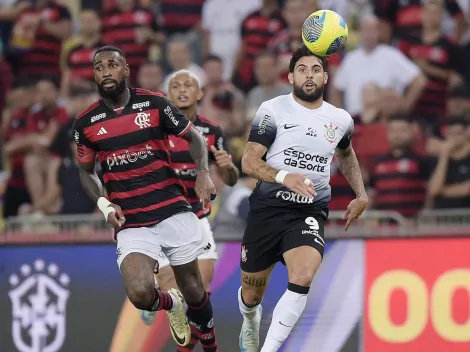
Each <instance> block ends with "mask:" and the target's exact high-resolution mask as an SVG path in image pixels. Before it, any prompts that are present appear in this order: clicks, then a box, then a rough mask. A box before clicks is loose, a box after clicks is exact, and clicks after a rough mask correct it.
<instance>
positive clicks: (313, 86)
mask: <svg viewBox="0 0 470 352" xmlns="http://www.w3.org/2000/svg"><path fill="white" fill-rule="evenodd" d="M305 88H307V89H314V88H315V83H312V82H307V83H305Z"/></svg>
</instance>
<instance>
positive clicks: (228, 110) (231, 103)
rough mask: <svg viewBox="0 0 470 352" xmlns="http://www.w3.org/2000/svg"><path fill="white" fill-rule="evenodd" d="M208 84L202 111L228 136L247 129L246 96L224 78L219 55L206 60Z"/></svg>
mask: <svg viewBox="0 0 470 352" xmlns="http://www.w3.org/2000/svg"><path fill="white" fill-rule="evenodd" d="M204 70H205V72H206V75H207V84H206V85H205V86H204V97H203V99H202V106H201V108H202V113H203V114H204V116H206V117H207V118H208V119H209V120H211V121H214V122H215V123H217V124H218V125H219V126H220V127H222V129H223V130H224V132H225V134H226V135H227V136H233V135H237V134H239V133H243V132H244V130H245V125H246V123H245V121H246V118H245V117H246V115H245V114H246V112H245V98H244V96H243V93H242V92H240V91H239V90H238V89H237V88H236V87H235V86H233V85H232V84H231V83H229V82H227V81H225V80H224V79H223V62H222V59H221V58H220V57H218V56H215V55H212V56H209V57H208V58H207V59H206V61H205V62H204Z"/></svg>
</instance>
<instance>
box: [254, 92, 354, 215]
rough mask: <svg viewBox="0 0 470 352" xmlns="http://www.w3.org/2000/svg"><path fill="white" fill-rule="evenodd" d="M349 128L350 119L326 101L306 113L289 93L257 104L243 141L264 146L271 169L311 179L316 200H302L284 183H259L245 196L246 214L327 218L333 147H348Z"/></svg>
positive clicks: (350, 133)
mask: <svg viewBox="0 0 470 352" xmlns="http://www.w3.org/2000/svg"><path fill="white" fill-rule="evenodd" d="M353 130H354V122H353V119H352V118H351V115H349V113H348V112H346V111H345V110H343V109H338V108H336V107H334V106H333V105H331V104H329V103H327V102H323V105H322V106H321V107H319V108H317V109H314V110H311V109H307V108H305V107H303V106H302V105H300V104H299V103H297V102H296V101H295V100H294V98H293V95H292V94H288V95H281V96H279V97H276V98H274V99H272V100H268V101H266V102H264V103H263V104H261V106H260V108H259V109H258V112H257V113H256V116H255V118H254V119H253V123H252V127H251V133H250V137H249V139H248V140H249V141H250V142H255V143H259V144H262V145H264V146H265V147H266V148H268V151H267V153H266V155H265V160H266V162H267V163H268V165H270V166H271V167H273V168H275V169H278V170H286V171H288V172H290V173H296V174H301V175H303V176H305V177H306V178H308V179H310V181H312V183H313V184H314V186H315V191H316V192H317V196H316V197H314V198H307V197H303V196H301V195H298V194H296V193H294V192H292V191H290V190H289V189H287V188H286V187H284V186H283V185H280V184H277V183H270V182H261V181H260V182H258V184H257V186H256V188H255V190H254V191H253V193H252V195H251V197H250V208H251V212H256V211H257V210H262V209H264V208H266V207H289V208H301V209H303V210H305V211H315V212H319V213H324V215H325V216H327V212H328V203H329V201H330V199H331V189H330V185H329V181H330V164H331V160H332V159H333V156H334V154H335V150H336V148H340V149H345V148H347V147H348V146H349V145H350V143H351V142H350V137H351V135H352V132H353Z"/></svg>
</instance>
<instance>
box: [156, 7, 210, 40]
mask: <svg viewBox="0 0 470 352" xmlns="http://www.w3.org/2000/svg"><path fill="white" fill-rule="evenodd" d="M204 2H205V0H160V12H161V14H162V17H163V28H164V30H165V34H166V35H168V36H170V35H172V34H175V33H186V32H188V31H190V30H191V29H193V28H194V27H195V26H196V25H198V24H199V22H201V14H202V7H203V5H204Z"/></svg>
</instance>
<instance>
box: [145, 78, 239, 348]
mask: <svg viewBox="0 0 470 352" xmlns="http://www.w3.org/2000/svg"><path fill="white" fill-rule="evenodd" d="M202 95H203V92H202V90H201V88H200V83H199V79H198V78H197V77H196V76H195V75H194V74H193V73H191V72H190V71H188V70H180V71H177V72H175V73H173V75H172V76H171V78H170V80H169V84H168V97H169V99H170V100H171V101H172V102H173V103H174V104H175V105H176V107H178V109H180V111H181V112H183V113H184V114H185V115H186V116H188V118H189V119H190V120H191V122H192V124H193V125H194V126H195V127H196V128H197V129H198V130H199V132H201V133H202V135H203V136H204V137H205V138H206V141H207V146H208V148H209V149H210V151H211V152H209V163H210V167H211V168H214V169H215V170H211V171H212V172H214V171H215V172H217V173H218V175H219V176H220V177H221V178H222V180H223V182H224V183H225V184H226V185H228V186H233V185H235V183H237V180H238V169H237V168H236V166H235V165H234V164H233V163H232V159H231V157H230V155H229V154H228V152H227V150H228V147H227V144H226V142H225V141H226V140H225V137H224V135H223V133H222V130H221V128H220V127H219V126H217V125H216V124H214V123H212V122H210V121H209V120H207V119H205V118H204V117H203V116H201V115H198V114H197V103H198V101H199V100H200V99H201V98H202ZM169 139H170V149H171V160H172V167H173V169H174V170H175V171H176V173H177V174H178V175H179V178H180V179H181V180H182V182H183V184H184V186H185V187H186V189H187V191H188V200H189V203H190V204H191V206H192V209H193V213H194V214H196V216H197V217H198V218H199V219H200V222H201V224H202V227H203V229H204V235H205V236H206V238H207V239H208V241H209V243H210V249H209V250H208V251H207V252H205V253H203V254H201V255H200V256H199V258H198V259H199V260H198V264H199V271H200V272H201V276H202V282H203V284H204V288H205V290H206V292H208V293H209V294H210V283H211V281H212V277H213V276H214V262H215V261H216V260H217V251H216V247H215V241H214V235H213V233H212V230H211V227H210V224H209V221H208V220H207V216H209V214H210V211H211V208H210V204H209V203H207V204H206V205H205V206H204V205H203V203H202V202H201V200H200V198H199V197H198V195H197V194H196V191H195V189H194V186H195V181H196V171H195V167H196V165H195V164H194V161H193V159H192V158H191V154H190V152H189V149H188V147H189V145H188V142H187V141H185V140H184V139H182V138H178V137H175V136H169ZM169 264H170V263H169V262H168V258H167V257H166V256H165V255H164V254H163V253H162V255H161V257H160V258H159V259H158V265H159V268H158V275H157V282H158V286H159V288H160V290H163V291H169V290H171V289H172V288H176V287H177V285H176V281H175V276H174V274H173V270H172V269H171V267H170V265H169ZM156 271H157V270H156ZM155 315H156V312H150V311H145V310H144V311H142V319H143V320H144V322H145V323H146V324H148V325H150V324H152V323H153V322H154V321H155ZM191 330H192V332H193V334H192V336H193V338H197V335H196V331H195V327H194V325H193V324H191ZM192 342H193V343H191V344H190V345H188V346H186V347H185V349H184V350H185V351H187V350H189V349H190V350H192V349H193V348H194V346H195V344H196V343H197V340H195V341H192ZM181 350H183V349H181Z"/></svg>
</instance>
